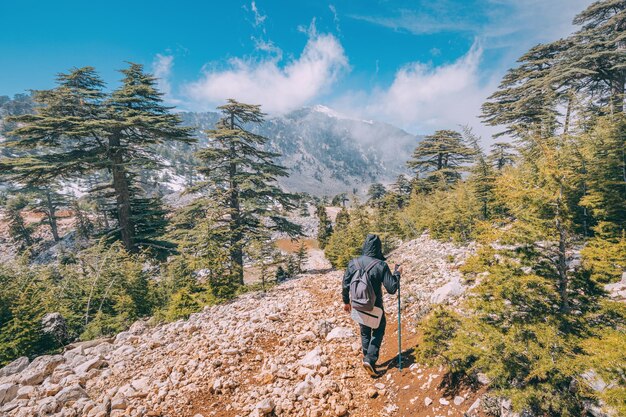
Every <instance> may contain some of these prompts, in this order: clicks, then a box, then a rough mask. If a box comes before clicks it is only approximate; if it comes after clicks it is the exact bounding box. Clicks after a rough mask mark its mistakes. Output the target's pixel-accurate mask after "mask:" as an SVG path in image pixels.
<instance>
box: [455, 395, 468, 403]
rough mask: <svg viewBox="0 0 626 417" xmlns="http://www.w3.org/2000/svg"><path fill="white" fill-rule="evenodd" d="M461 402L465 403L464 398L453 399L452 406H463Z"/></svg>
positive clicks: (458, 396)
mask: <svg viewBox="0 0 626 417" xmlns="http://www.w3.org/2000/svg"><path fill="white" fill-rule="evenodd" d="M463 401H465V397H461V396H460V395H457V396H456V397H454V405H457V406H458V405H461V404H463Z"/></svg>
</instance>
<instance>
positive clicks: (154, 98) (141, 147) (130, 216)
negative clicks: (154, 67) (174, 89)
mask: <svg viewBox="0 0 626 417" xmlns="http://www.w3.org/2000/svg"><path fill="white" fill-rule="evenodd" d="M121 73H122V74H123V75H124V78H123V79H122V85H121V86H120V87H119V88H118V89H116V90H115V91H113V93H111V95H110V97H109V99H108V100H107V102H106V111H107V120H106V124H105V129H106V139H107V142H106V145H105V148H106V156H107V165H106V168H107V169H109V170H110V172H111V176H112V184H111V186H112V189H113V192H114V195H115V212H116V214H117V220H118V229H119V237H120V240H121V241H122V243H123V244H124V247H125V248H126V249H127V250H129V251H131V252H132V251H136V250H137V249H139V248H141V247H144V248H152V249H156V250H158V251H161V250H163V249H168V248H167V247H166V246H167V245H165V244H164V243H163V242H162V241H160V240H159V239H158V237H159V236H161V235H162V232H163V229H164V227H163V225H164V222H165V210H164V209H163V208H162V205H161V203H160V201H159V199H158V198H157V199H149V198H147V197H146V196H142V195H141V191H140V190H139V187H138V183H137V182H136V179H135V176H136V175H138V174H139V173H141V172H142V170H146V169H147V170H149V169H154V168H156V167H157V166H158V162H157V158H156V156H155V155H154V152H153V150H152V148H151V147H154V146H156V145H159V144H162V143H165V142H173V143H176V142H184V143H190V142H193V140H192V139H191V137H190V130H189V129H188V128H184V127H181V126H180V124H181V120H180V118H179V116H178V115H175V114H172V113H170V111H169V110H170V108H168V107H166V106H164V105H163V104H162V98H161V97H162V93H160V92H159V91H157V89H156V78H154V77H153V76H152V75H150V74H146V73H145V72H144V71H143V66H141V65H139V64H134V63H131V64H129V67H128V68H127V69H124V70H121ZM145 217H150V220H151V221H150V222H143V223H138V221H139V218H145ZM155 224H156V226H155Z"/></svg>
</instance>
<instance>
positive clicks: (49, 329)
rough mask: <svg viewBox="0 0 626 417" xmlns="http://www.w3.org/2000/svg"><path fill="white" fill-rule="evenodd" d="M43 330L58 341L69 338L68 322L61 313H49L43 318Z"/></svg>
mask: <svg viewBox="0 0 626 417" xmlns="http://www.w3.org/2000/svg"><path fill="white" fill-rule="evenodd" d="M41 331H42V332H43V333H44V334H47V335H49V336H52V338H53V339H54V340H56V341H58V342H63V341H65V340H67V339H68V333H67V324H66V323H65V318H63V316H62V315H61V313H56V312H55V313H48V314H46V315H45V316H43V318H42V319H41Z"/></svg>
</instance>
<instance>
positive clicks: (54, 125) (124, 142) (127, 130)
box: [0, 63, 192, 252]
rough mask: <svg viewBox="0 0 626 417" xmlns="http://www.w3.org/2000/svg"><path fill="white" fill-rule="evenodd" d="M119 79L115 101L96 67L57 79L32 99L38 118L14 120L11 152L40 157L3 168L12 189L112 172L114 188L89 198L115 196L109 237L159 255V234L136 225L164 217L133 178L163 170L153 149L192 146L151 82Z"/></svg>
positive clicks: (133, 71)
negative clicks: (141, 218) (155, 250)
mask: <svg viewBox="0 0 626 417" xmlns="http://www.w3.org/2000/svg"><path fill="white" fill-rule="evenodd" d="M121 72H122V73H123V74H124V78H123V80H122V85H121V86H120V87H119V88H118V89H116V90H115V91H113V92H112V93H111V94H106V93H105V92H104V91H103V89H104V83H103V81H102V80H101V79H100V77H99V76H98V74H97V73H96V72H95V70H94V69H93V68H91V67H84V68H78V69H73V70H71V71H70V72H69V73H67V74H60V75H59V76H58V77H57V84H58V85H57V87H56V88H54V89H52V90H42V91H35V92H34V93H33V97H34V101H35V103H36V104H37V105H38V106H37V112H36V113H35V114H29V115H22V116H17V117H14V118H12V119H11V120H12V121H14V122H17V123H20V127H18V128H17V129H15V130H14V131H13V132H12V134H13V135H15V136H16V139H15V140H12V141H9V142H8V146H13V147H16V148H18V149H20V150H33V149H35V150H37V152H29V153H27V154H25V155H23V156H19V157H14V158H4V159H2V160H1V161H0V167H2V168H4V169H5V170H6V171H8V172H9V174H10V175H11V177H12V179H13V180H14V181H16V182H18V183H23V184H27V185H35V186H36V185H41V184H46V183H48V182H50V181H52V180H57V179H73V180H77V179H81V178H84V177H85V175H86V174H89V173H94V172H101V171H103V170H104V171H106V172H108V173H109V174H110V178H111V183H110V184H108V185H104V186H99V187H96V189H92V190H90V191H91V192H101V191H102V189H103V188H107V189H110V190H111V191H110V193H108V194H107V196H111V197H112V198H113V200H114V203H113V207H112V209H111V211H112V213H114V214H115V216H116V218H117V225H116V226H115V228H114V229H113V230H112V231H111V233H112V234H113V235H114V236H116V237H118V238H119V239H120V240H121V241H122V243H123V245H124V247H125V248H126V249H127V250H129V251H131V252H134V251H137V250H138V249H139V248H140V247H153V248H158V249H162V248H163V245H162V243H161V242H160V241H159V240H158V239H157V235H158V234H160V233H161V231H162V230H161V229H162V228H155V227H154V225H150V227H149V228H148V229H144V228H142V224H139V223H138V222H137V220H136V219H137V218H138V217H139V216H141V215H144V214H146V212H149V213H150V214H151V216H155V217H160V218H163V209H162V208H161V207H160V206H159V204H158V201H154V200H152V201H149V202H148V201H147V200H146V198H145V197H144V196H142V195H141V193H140V188H139V184H138V180H137V179H136V178H135V177H136V175H137V174H138V171H140V170H142V169H153V168H155V167H156V166H157V165H158V164H157V158H156V157H155V156H154V155H153V153H152V152H151V147H153V146H154V145H157V144H161V143H164V142H166V141H183V142H190V141H192V139H191V137H190V134H189V132H190V131H189V129H187V128H183V127H181V126H180V119H179V117H178V116H177V115H174V114H171V113H170V112H169V110H170V108H168V107H165V106H163V105H162V100H161V95H162V94H161V93H159V92H158V91H157V90H156V88H155V84H156V79H155V78H154V77H152V76H151V75H149V74H146V73H144V72H143V67H142V66H141V65H138V64H133V63H131V64H129V67H128V68H127V69H124V70H122V71H121ZM107 177H108V176H107ZM133 209H134V210H133Z"/></svg>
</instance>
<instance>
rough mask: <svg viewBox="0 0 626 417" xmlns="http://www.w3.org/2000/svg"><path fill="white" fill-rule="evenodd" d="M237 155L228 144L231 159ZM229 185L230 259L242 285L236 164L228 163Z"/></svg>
mask: <svg viewBox="0 0 626 417" xmlns="http://www.w3.org/2000/svg"><path fill="white" fill-rule="evenodd" d="M230 128H231V129H233V130H234V129H235V116H234V115H233V114H231V116H230ZM236 157H237V149H236V148H235V144H234V143H231V144H230V158H231V161H232V160H234V159H235V158H236ZM228 176H229V182H230V184H229V186H230V202H229V203H230V210H231V219H230V220H231V223H230V232H231V235H230V260H231V262H232V264H233V266H234V267H235V269H236V270H235V271H233V275H234V278H235V279H236V280H237V283H238V284H239V285H243V247H242V244H243V233H242V232H241V207H240V206H239V184H238V183H237V179H236V176H237V164H236V163H235V162H231V163H230V167H229V172H228Z"/></svg>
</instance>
